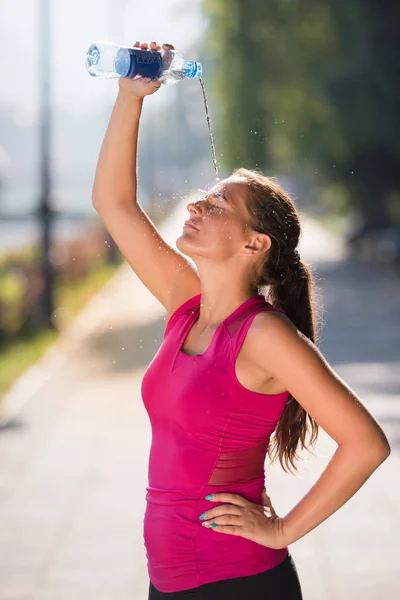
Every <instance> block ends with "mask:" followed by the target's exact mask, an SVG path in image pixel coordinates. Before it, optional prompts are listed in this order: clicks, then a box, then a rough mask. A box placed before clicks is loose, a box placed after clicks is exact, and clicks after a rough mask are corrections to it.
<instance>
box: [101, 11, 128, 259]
mask: <svg viewBox="0 0 400 600" xmlns="http://www.w3.org/2000/svg"><path fill="white" fill-rule="evenodd" d="M125 15H126V0H114V1H113V2H109V4H108V22H109V24H110V26H109V31H110V34H109V39H110V40H111V41H112V42H114V43H116V44H118V43H122V38H123V34H124V33H125V32H124V26H125V21H126V19H125ZM112 38H114V39H112ZM107 110H108V106H107ZM105 233H106V241H107V248H108V250H107V262H108V263H109V264H110V265H116V264H117V263H118V247H117V245H116V243H115V242H114V240H113V238H112V237H111V235H110V233H109V232H108V231H107V230H106V232H105Z"/></svg>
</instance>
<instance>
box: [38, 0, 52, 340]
mask: <svg viewBox="0 0 400 600" xmlns="http://www.w3.org/2000/svg"><path fill="white" fill-rule="evenodd" d="M50 28H51V26H50V0H40V2H39V50H40V53H39V73H40V75H39V80H40V120H39V152H40V196H39V208H38V218H39V226H40V229H41V271H42V278H43V293H42V296H41V300H42V301H41V307H40V309H41V320H42V324H43V325H45V326H47V327H49V328H54V324H53V320H52V315H53V310H54V301H53V292H54V269H53V265H52V261H51V230H52V224H53V210H52V206H51V183H52V182H51V172H50V149H51V91H50V77H51V73H50V66H51V35H50Z"/></svg>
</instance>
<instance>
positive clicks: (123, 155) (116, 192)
mask: <svg viewBox="0 0 400 600" xmlns="http://www.w3.org/2000/svg"><path fill="white" fill-rule="evenodd" d="M142 107H143V97H139V96H135V95H133V94H129V93H126V92H124V91H123V90H121V89H120V90H119V92H118V96H117V99H116V102H115V104H114V108H113V110H112V113H111V118H110V122H109V124H108V127H107V131H106V135H105V137H104V140H103V144H102V147H101V150H100V154H99V160H98V163H97V168H96V174H95V179H94V184H93V192H92V201H93V205H94V207H95V208H96V210H98V211H101V210H102V209H103V210H106V208H109V206H110V205H111V204H118V203H122V202H127V203H133V202H136V200H137V175H136V160H137V147H138V132H139V120H140V115H141V113H142Z"/></svg>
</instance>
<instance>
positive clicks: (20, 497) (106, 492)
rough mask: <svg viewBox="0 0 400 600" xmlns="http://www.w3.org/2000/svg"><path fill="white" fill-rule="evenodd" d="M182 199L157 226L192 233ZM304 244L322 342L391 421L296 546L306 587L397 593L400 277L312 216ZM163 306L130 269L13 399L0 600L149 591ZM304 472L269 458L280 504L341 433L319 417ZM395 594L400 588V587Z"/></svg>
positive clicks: (296, 495)
mask: <svg viewBox="0 0 400 600" xmlns="http://www.w3.org/2000/svg"><path fill="white" fill-rule="evenodd" d="M186 215H187V213H186V209H185V207H184V206H181V207H179V208H178V209H176V210H175V211H174V213H173V214H171V216H170V218H169V219H168V221H166V222H165V223H164V225H163V226H162V227H160V230H161V232H162V233H163V235H164V237H165V238H166V239H167V241H168V242H169V243H174V240H175V239H176V238H177V237H178V236H179V235H180V233H181V224H182V223H183V222H184V220H185V219H186V218H187V216H186ZM301 252H302V255H303V256H304V257H306V258H307V259H308V260H310V261H312V262H313V264H314V265H315V267H316V273H317V276H318V285H319V287H320V288H321V290H322V295H323V303H324V308H325V313H324V315H323V318H324V327H323V336H322V337H323V340H322V344H321V348H322V350H323V352H324V353H325V355H326V356H327V358H328V360H329V361H330V362H331V364H332V365H334V366H335V368H336V369H337V371H338V372H339V374H340V375H341V376H343V377H344V378H345V379H346V380H347V381H348V383H349V384H350V385H351V386H352V387H353V389H354V390H355V391H356V392H357V393H358V394H359V395H360V396H361V399H362V401H363V402H364V403H365V404H366V406H367V407H368V409H369V410H370V411H371V412H372V413H373V415H374V416H375V418H377V419H378V421H379V422H380V423H381V425H382V427H383V428H384V430H385V432H386V433H387V435H388V438H389V441H390V443H391V445H392V454H391V456H390V457H389V459H388V460H387V461H386V462H385V463H384V464H383V465H382V466H381V467H380V468H379V469H378V470H377V471H376V472H375V473H374V474H373V475H372V477H370V479H369V480H368V481H367V482H366V484H365V485H364V486H363V487H362V488H361V490H360V491H359V492H358V493H357V494H356V495H355V496H354V497H353V498H352V499H351V500H350V501H349V502H348V503H347V504H346V505H345V506H344V507H342V509H340V510H339V511H337V513H335V514H334V515H333V516H332V517H331V518H330V519H328V520H327V521H325V522H324V523H323V524H321V525H320V526H319V527H318V528H317V529H315V530H314V531H312V532H311V533H310V534H308V535H307V536H305V537H304V538H303V539H301V540H299V541H298V542H296V543H295V544H293V545H292V546H291V552H292V555H293V556H294V559H295V561H296V564H297V567H298V571H299V575H300V579H301V582H302V586H303V592H304V598H305V600H325V599H326V600H349V599H352V600H353V599H360V600H373V599H374V600H375V599H378V598H379V600H381V599H382V598H395V597H399V596H400V576H399V571H398V564H399V552H398V549H397V538H398V535H397V532H396V528H398V524H399V522H400V515H399V512H400V486H399V473H400V464H399V463H400V461H399V445H400V435H399V422H400V346H399V342H398V340H399V338H400V318H399V305H398V299H399V297H400V282H399V279H398V278H396V277H395V275H394V274H393V273H391V272H390V271H389V270H388V269H383V268H381V267H380V268H378V267H372V266H368V265H357V264H354V263H352V262H350V261H348V260H346V257H345V252H344V250H343V247H342V245H341V243H340V241H338V240H336V239H335V238H333V237H332V236H330V235H328V234H327V233H326V232H325V231H323V230H321V228H320V227H319V226H317V225H316V224H315V223H313V222H312V221H309V220H308V219H304V239H303V240H302V243H301ZM164 327H165V311H164V309H163V308H162V306H161V305H159V304H158V302H157V301H156V300H155V299H154V298H153V297H152V296H151V295H150V293H149V292H148V291H147V290H146V288H145V287H144V286H143V285H142V284H141V282H140V281H139V280H138V278H137V277H136V276H135V274H134V273H132V271H131V270H130V268H129V267H128V266H126V265H125V266H123V267H122V268H121V269H120V271H119V272H118V274H117V275H116V276H115V278H114V279H113V280H112V281H111V282H110V283H109V284H108V285H107V286H106V288H105V289H104V290H103V291H102V293H101V294H100V295H99V296H98V297H96V298H95V299H94V300H93V301H92V302H91V303H90V305H89V306H88V307H87V309H85V311H84V312H83V313H81V315H80V316H79V317H78V318H77V319H76V321H75V322H74V324H73V326H72V327H71V328H70V329H69V330H68V331H67V332H66V333H65V335H64V336H63V338H62V340H61V341H60V343H59V344H57V346H56V347H54V349H52V350H51V351H50V352H49V354H48V355H47V356H46V357H45V358H44V359H43V360H42V361H41V362H40V363H39V364H38V365H37V366H35V367H34V368H33V369H32V370H31V371H29V372H28V373H27V374H26V375H25V376H24V377H23V378H21V380H20V381H19V382H18V384H17V385H16V386H15V387H14V388H13V390H12V391H11V392H10V393H9V394H8V395H7V397H6V398H5V399H4V401H3V403H2V407H1V409H2V410H1V414H0V417H2V419H3V428H2V429H1V430H0V600H92V599H93V600H147V590H148V576H147V570H146V559H145V549H144V545H143V536H142V523H143V512H144V508H145V500H144V497H145V487H146V485H147V460H148V452H149V448H150V435H151V429H150V424H149V421H148V417H147V413H146V411H145V409H144V407H143V404H142V401H141V395H140V385H141V379H142V376H143V372H144V370H145V368H146V366H147V365H148V363H149V362H150V360H151V359H152V357H153V356H154V354H155V352H156V351H157V349H158V347H159V345H160V343H161V341H162V336H163V332H164ZM320 432H321V433H320V438H319V441H318V443H317V446H316V452H317V457H313V456H312V455H311V454H308V453H306V454H305V455H304V456H305V461H304V462H303V463H302V465H301V466H302V468H303V473H300V474H299V476H298V477H293V476H291V475H286V474H285V473H284V472H283V471H282V470H281V469H280V468H279V467H278V466H277V465H273V466H270V467H269V471H268V472H267V477H268V485H269V490H270V494H271V497H272V500H273V503H274V506H275V508H276V510H277V512H278V514H284V513H285V512H287V511H288V510H290V508H291V507H292V506H294V505H295V504H296V503H297V502H298V501H299V500H300V499H301V498H302V496H303V495H304V494H305V493H306V492H307V490H308V489H310V487H311V486H312V485H313V483H314V482H315V480H316V479H317V477H318V476H319V474H320V473H321V472H322V470H323V469H324V468H325V466H326V465H327V463H328V461H329V459H330V457H331V455H332V454H333V452H334V450H335V448H336V444H335V443H334V442H333V440H332V439H330V438H329V437H328V436H327V435H326V434H325V433H324V432H323V431H322V430H320ZM396 592H397V593H396Z"/></svg>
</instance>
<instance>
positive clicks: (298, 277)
mask: <svg viewBox="0 0 400 600" xmlns="http://www.w3.org/2000/svg"><path fill="white" fill-rule="evenodd" d="M233 175H236V176H240V177H242V178H243V179H244V180H245V183H246V184H247V186H248V194H246V199H245V202H246V207H247V212H248V214H249V216H250V218H249V224H250V227H251V228H252V229H253V230H254V231H259V232H260V233H264V234H266V235H268V236H269V237H270V238H271V242H272V244H271V247H270V249H269V250H268V252H267V254H266V256H265V261H264V263H263V264H262V265H261V268H258V269H256V270H255V271H254V273H253V275H254V285H255V286H256V287H257V288H259V287H261V286H268V293H267V296H266V300H268V302H270V303H271V304H272V305H273V306H275V307H276V308H281V309H282V310H283V311H284V312H285V313H286V315H287V316H288V318H289V319H290V320H291V322H292V323H293V325H294V326H295V327H296V328H297V329H298V330H299V331H300V332H301V333H302V334H303V335H305V336H306V337H307V338H309V339H310V340H311V341H312V342H313V343H315V341H316V339H315V338H316V329H315V300H314V294H315V291H314V278H313V275H312V273H311V270H310V268H309V267H308V266H307V265H306V264H305V263H304V262H303V261H302V260H301V258H300V255H299V253H298V251H297V245H298V241H299V238H300V234H301V227H300V221H299V216H298V213H297V210H296V207H295V204H294V202H293V200H292V199H291V198H290V196H289V195H288V194H287V193H286V192H285V191H284V190H283V189H282V188H281V187H280V185H279V184H278V183H277V182H276V181H275V180H274V179H273V178H270V177H266V176H265V175H263V174H262V173H261V172H258V171H255V170H249V169H243V168H241V169H236V170H235V171H234V172H233ZM318 430H319V428H318V424H317V422H316V421H315V420H314V419H313V418H312V417H311V416H310V415H309V414H308V413H307V412H306V411H305V410H304V408H303V407H302V406H301V405H300V404H299V403H298V402H297V401H296V400H295V398H293V396H291V395H290V396H289V398H288V402H287V404H286V407H285V409H284V411H283V413H282V415H281V417H280V419H279V421H278V424H277V426H276V429H275V431H274V434H273V438H272V439H271V444H270V446H269V447H268V455H269V457H270V460H271V462H274V461H275V458H276V456H278V457H279V462H280V464H281V466H282V468H283V470H284V471H286V472H292V469H291V467H292V468H293V469H294V470H295V471H296V470H297V466H296V465H295V460H298V459H299V458H300V457H299V455H298V452H297V450H298V447H299V446H300V448H301V450H303V449H306V450H308V451H309V452H312V451H311V450H310V446H312V445H313V444H314V442H315V441H316V439H317V437H318ZM307 433H309V435H310V441H309V446H307V445H306V436H307Z"/></svg>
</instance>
